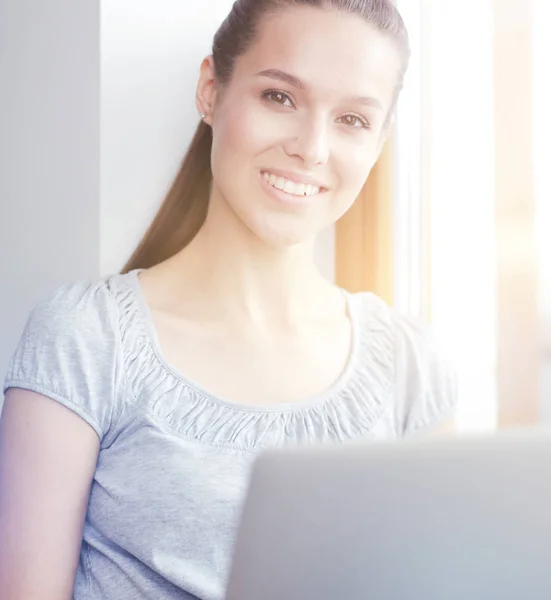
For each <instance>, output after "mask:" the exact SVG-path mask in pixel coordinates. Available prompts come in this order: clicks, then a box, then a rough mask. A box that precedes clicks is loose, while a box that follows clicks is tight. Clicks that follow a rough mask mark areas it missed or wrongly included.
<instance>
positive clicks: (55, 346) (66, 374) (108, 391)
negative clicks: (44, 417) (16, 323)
mask: <svg viewBox="0 0 551 600" xmlns="http://www.w3.org/2000/svg"><path fill="white" fill-rule="evenodd" d="M112 281H113V277H110V278H103V279H98V280H81V281H77V282H74V283H68V284H65V285H62V286H60V287H58V288H56V289H55V290H54V291H53V292H51V293H49V294H48V295H46V296H44V297H43V298H42V299H41V300H39V302H38V303H37V304H36V305H35V307H34V308H33V309H32V311H31V312H30V314H29V316H28V318H27V321H26V324H25V326H24V328H23V332H22V334H21V337H20V340H19V343H18V345H17V347H16V349H15V352H14V353H13V355H12V359H11V361H10V364H9V366H8V371H7V374H6V378H5V381H4V392H6V390H7V389H8V388H9V387H18V388H23V389H27V390H31V391H35V392H38V393H40V394H43V395H45V396H48V397H50V398H53V399H55V400H57V401H59V402H61V403H62V404H64V405H65V406H67V407H69V408H71V409H73V410H75V412H77V413H78V414H79V415H81V416H83V418H85V419H86V420H87V421H88V422H89V423H90V424H91V425H92V426H93V427H94V429H95V430H96V432H97V433H98V435H99V436H100V437H102V436H103V435H104V434H105V432H106V431H107V429H108V428H109V423H110V418H111V414H112V413H113V411H114V410H116V409H117V401H118V395H119V390H122V389H124V382H125V379H124V365H123V361H122V354H121V348H120V330H119V316H118V312H119V311H118V305H117V300H116V298H115V296H114V294H113V293H112V290H111V289H110V285H111V283H112Z"/></svg>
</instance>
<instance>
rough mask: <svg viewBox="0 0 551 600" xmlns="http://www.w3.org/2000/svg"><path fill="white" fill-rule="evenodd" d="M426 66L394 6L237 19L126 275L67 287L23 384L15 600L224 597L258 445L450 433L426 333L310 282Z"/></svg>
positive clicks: (11, 466)
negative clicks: (325, 244)
mask: <svg viewBox="0 0 551 600" xmlns="http://www.w3.org/2000/svg"><path fill="white" fill-rule="evenodd" d="M407 62H408V40H407V34H406V31H405V28H404V25H403V22H402V20H401V18H400V16H399V15H398V13H397V11H396V9H395V8H394V7H393V5H392V3H391V2H390V0H355V1H353V0H332V1H322V0H277V1H276V0H238V2H236V3H235V5H234V7H233V10H232V12H231V14H230V15H229V17H228V18H227V19H226V21H225V22H224V23H223V25H222V26H221V28H220V29H219V31H218V33H217V34H216V37H215V39H214V46H213V55H212V56H209V57H207V58H206V59H205V60H204V61H203V63H202V65H201V71H200V79H199V83H198V87H197V100H196V101H197V107H198V110H199V111H200V113H201V116H202V122H201V123H200V125H199V127H198V130H197V133H196V134H195V137H194V139H193V141H192V144H191V147H190V149H189V152H188V154H187V156H186V158H185V161H184V163H183V165H182V168H181V171H180V173H179V174H178V176H177V179H176V181H175V183H174V185H173V188H172V189H171V191H170V193H169V195H168V197H167V199H166V200H165V203H164V204H163V206H162V207H161V209H160V212H159V213H158V215H157V217H156V218H155V220H154V222H153V224H152V225H151V227H150V229H149V231H148V232H147V233H146V235H145V237H144V239H143V241H142V242H141V244H140V246H139V247H138V249H137V250H136V252H135V253H134V255H133V256H132V258H131V259H130V261H129V264H128V265H127V266H126V268H125V269H124V272H123V273H122V274H118V275H114V276H111V277H107V278H105V279H102V280H101V281H96V282H79V283H74V284H71V285H67V286H64V287H63V288H61V289H58V290H57V291H56V292H55V293H54V294H53V295H52V296H50V297H49V298H48V299H47V300H45V301H43V302H42V303H40V305H39V306H37V307H36V308H35V310H34V311H33V313H32V314H31V316H30V318H29V321H28V323H27V326H26V328H25V331H24V333H23V336H22V339H21V341H20V344H19V346H18V348H17V350H16V352H15V354H14V357H13V360H12V363H11V365H10V368H9V371H8V374H7V378H6V381H5V392H6V400H5V408H4V414H3V416H2V430H1V438H2V447H1V456H2V458H1V463H0V464H1V467H0V476H1V484H0V485H1V492H0V527H1V529H0V597H2V598H9V599H10V600H15V599H23V598H25V599H26V600H27V599H30V598H32V599H34V600H38V599H42V598H44V599H47V600H56V599H61V598H69V597H71V594H74V596H73V597H74V598H77V599H81V598H108V599H111V598H116V599H125V598H131V599H138V598H155V599H160V598H163V599H164V598H167V599H168V598H194V599H201V600H221V598H223V589H224V584H225V580H226V577H227V574H228V568H229V563H230V559H231V548H232V541H233V539H234V534H235V529H236V525H237V521H238V516H239V510H240V505H241V502H242V500H243V498H244V494H245V492H246V485H247V474H248V470H249V467H250V465H251V461H252V460H253V459H254V457H255V455H256V454H257V453H258V452H259V451H260V450H262V449H263V448H268V447H280V446H284V445H287V446H288V445H294V444H298V445H300V444H310V443H318V442H322V443H328V444H330V443H332V444H339V443H345V442H348V441H354V440H360V439H368V438H386V439H399V438H401V437H402V436H404V435H406V434H408V433H411V432H413V431H416V430H420V429H430V428H438V427H444V425H445V424H446V423H447V421H448V419H449V418H450V417H451V416H452V413H453V410H454V407H455V402H456V399H455V392H454V385H453V376H452V374H451V372H450V370H449V369H448V367H446V365H445V363H444V362H443V360H442V359H441V357H440V356H439V353H438V351H437V349H436V347H435V344H434V343H433V341H432V338H431V336H430V334H429V333H428V332H427V330H426V328H425V327H424V326H422V325H420V324H418V323H415V322H413V321H412V320H410V319H407V318H404V317H402V316H400V315H398V314H395V313H394V312H393V311H392V310H390V309H389V308H388V307H387V306H386V305H385V304H384V303H383V302H382V301H381V300H380V299H378V298H377V297H376V296H374V295H373V294H368V293H364V294H354V295H353V294H348V293H346V292H344V291H343V290H340V289H338V288H336V287H335V286H333V285H331V284H330V283H329V282H327V281H326V280H325V279H324V278H322V277H321V276H320V275H319V273H318V272H317V271H316V269H315V267H314V264H313V261H312V247H313V240H314V237H315V236H316V234H317V233H318V232H319V231H320V230H322V229H324V228H326V227H327V226H329V225H331V224H332V223H334V222H335V221H336V220H337V219H338V218H339V217H341V215H343V213H345V212H346V211H347V210H348V208H349V207H350V206H351V204H352V203H353V202H354V199H355V198H356V197H357V196H358V193H359V192H360V190H361V189H362V187H363V185H364V183H365V181H366V178H367V176H368V174H369V172H370V169H371V167H372V166H373V164H374V163H375V161H376V159H377V157H378V155H379V152H380V150H381V147H382V145H383V142H384V140H385V137H386V135H387V132H388V128H389V125H390V124H391V121H392V118H393V113H394V107H395V103H396V99H397V97H398V94H399V90H400V88H401V85H402V80H403V77H404V73H405V70H406V66H407Z"/></svg>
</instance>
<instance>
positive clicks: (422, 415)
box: [395, 315, 458, 434]
mask: <svg viewBox="0 0 551 600" xmlns="http://www.w3.org/2000/svg"><path fill="white" fill-rule="evenodd" d="M395 324H396V344H397V348H396V350H397V353H396V361H397V365H396V395H397V398H396V405H397V407H396V410H397V417H398V419H399V420H400V424H401V429H402V433H403V434H409V433H413V432H415V431H418V430H420V429H430V428H433V427H437V426H438V425H439V424H440V423H442V422H443V421H446V420H448V419H452V418H454V417H455V416H456V412H457V402H458V391H457V374H456V370H455V367H454V365H453V363H452V361H451V360H450V358H449V352H448V351H446V350H445V347H444V344H442V343H441V341H440V340H439V339H438V337H437V336H436V334H435V332H434V330H433V329H432V327H431V326H430V325H428V324H426V323H424V322H423V321H421V320H419V319H415V318H410V317H405V316H402V315H397V316H396V318H395Z"/></svg>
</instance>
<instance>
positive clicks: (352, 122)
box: [342, 114, 371, 129]
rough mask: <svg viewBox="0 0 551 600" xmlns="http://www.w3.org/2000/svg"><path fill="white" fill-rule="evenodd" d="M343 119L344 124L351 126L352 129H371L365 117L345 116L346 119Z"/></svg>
mask: <svg viewBox="0 0 551 600" xmlns="http://www.w3.org/2000/svg"><path fill="white" fill-rule="evenodd" d="M342 119H343V120H344V121H343V122H344V124H345V125H349V126H350V127H356V128H358V127H359V128H363V129H371V126H370V124H369V122H368V121H367V120H366V119H364V118H363V117H360V116H359V115H353V114H350V115H345V116H344V117H342Z"/></svg>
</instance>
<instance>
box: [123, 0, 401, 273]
mask: <svg viewBox="0 0 551 600" xmlns="http://www.w3.org/2000/svg"><path fill="white" fill-rule="evenodd" d="M294 6H311V7H314V8H332V9H336V10H341V11H344V12H347V13H350V14H356V15H358V16H360V17H362V18H363V19H365V21H367V22H368V23H370V24H371V25H373V26H374V27H375V28H376V29H377V30H378V31H381V32H382V33H384V34H386V35H388V36H390V37H391V38H393V39H394V40H395V42H396V44H397V46H398V50H399V52H400V54H401V57H402V70H401V72H400V73H399V78H398V84H397V87H396V94H395V99H394V102H393V105H392V107H391V110H390V111H389V115H388V116H389V117H390V116H391V114H392V113H393V112H394V107H395V104H396V101H397V99H398V96H399V94H400V91H401V88H402V84H403V79H404V76H405V73H406V70H407V67H408V63H409V55H410V48H409V39H408V34H407V30H406V27H405V25H404V22H403V20H402V18H401V16H400V14H399V12H398V10H397V9H396V7H395V6H394V4H393V3H392V0H237V1H236V2H234V5H233V8H232V10H231V12H230V14H229V15H228V16H227V17H226V19H225V20H224V22H223V23H222V25H221V26H220V28H219V29H218V31H217V32H216V35H215V36H214V41H213V46H212V56H213V62H214V69H215V77H216V82H217V85H218V86H219V88H220V91H222V90H223V89H224V87H225V86H227V85H228V84H229V82H230V80H231V77H232V74H233V71H234V67H235V62H236V60H237V59H238V58H239V57H240V56H242V55H243V54H245V53H246V52H247V51H248V50H249V48H250V47H251V46H252V45H253V43H254V41H255V39H256V34H257V32H258V29H259V25H260V24H261V22H262V19H263V18H264V17H266V16H270V15H274V14H275V13H277V12H278V11H280V10H281V9H283V8H286V7H294ZM387 121H388V118H387ZM211 150H212V130H211V128H210V126H209V125H207V124H206V123H204V122H202V121H201V122H200V123H199V126H198V127H197V130H196V132H195V135H194V136H193V140H192V141H191V144H190V145H189V148H188V150H187V153H186V155H185V157H184V160H183V162H182V165H181V167H180V170H179V172H178V174H177V176H176V179H175V180H174V182H173V184H172V186H171V188H170V190H169V192H168V194H167V196H166V198H165V200H164V202H163V204H162V205H161V208H160V209H159V211H158V213H157V215H156V216H155V218H154V219H153V222H152V223H151V225H150V226H149V228H148V230H147V231H146V233H145V235H144V237H143V238H142V240H141V242H140V243H139V245H138V247H137V248H136V250H135V251H134V252H133V254H132V256H131V257H130V259H129V261H128V262H127V264H126V265H125V266H124V268H123V271H122V272H123V273H126V272H128V271H131V270H133V269H137V268H149V267H152V266H153V265H156V264H158V263H160V262H162V261H164V260H166V259H168V258H170V257H171V256H173V255H174V254H176V253H178V252H179V251H180V250H182V249H183V248H185V247H186V246H187V245H188V244H189V243H190V242H191V240H192V239H193V238H194V237H195V235H196V234H197V232H198V231H199V229H201V227H202V226H203V223H204V222H205V218H206V216H207V209H208V203H209V198H210V192H211V184H212V171H211Z"/></svg>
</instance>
